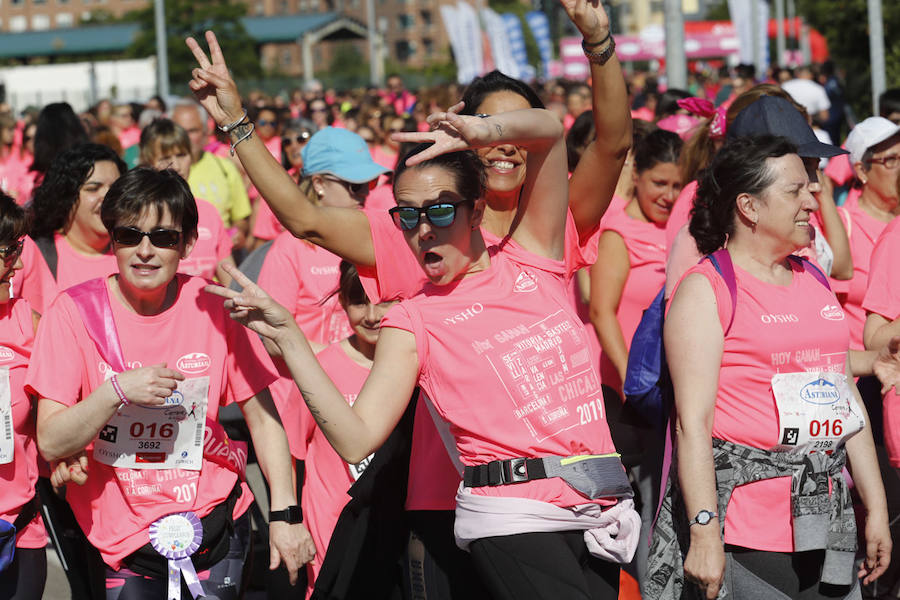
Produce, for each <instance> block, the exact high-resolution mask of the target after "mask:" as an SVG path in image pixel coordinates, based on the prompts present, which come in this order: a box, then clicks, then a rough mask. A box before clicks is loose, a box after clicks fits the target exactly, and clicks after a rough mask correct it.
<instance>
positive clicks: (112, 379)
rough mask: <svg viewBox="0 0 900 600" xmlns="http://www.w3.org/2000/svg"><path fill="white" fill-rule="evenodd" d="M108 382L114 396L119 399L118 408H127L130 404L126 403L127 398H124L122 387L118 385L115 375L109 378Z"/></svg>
mask: <svg viewBox="0 0 900 600" xmlns="http://www.w3.org/2000/svg"><path fill="white" fill-rule="evenodd" d="M109 382H110V383H111V384H112V388H113V391H114V392H115V393H116V396H118V398H119V402H120V404H119V408H122V407H123V406H128V405H129V404H131V402H129V401H128V398H126V397H125V390H123V389H122V386H121V385H119V379H118V377H116V376H115V375H113V376H112V377H110V378H109Z"/></svg>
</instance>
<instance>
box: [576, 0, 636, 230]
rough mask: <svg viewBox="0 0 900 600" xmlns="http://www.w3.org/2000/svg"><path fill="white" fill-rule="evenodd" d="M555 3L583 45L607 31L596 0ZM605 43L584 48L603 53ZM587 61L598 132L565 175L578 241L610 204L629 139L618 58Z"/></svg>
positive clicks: (629, 132) (625, 102)
mask: <svg viewBox="0 0 900 600" xmlns="http://www.w3.org/2000/svg"><path fill="white" fill-rule="evenodd" d="M560 2H561V3H562V5H563V8H565V10H566V14H567V15H569V18H570V19H571V20H572V22H573V23H574V24H575V26H576V27H577V28H578V30H579V31H580V32H581V35H582V37H583V38H584V41H585V43H586V44H590V45H593V44H596V43H597V42H601V41H603V40H604V39H605V38H607V36H609V35H610V30H609V18H608V17H607V15H606V12H605V11H604V10H603V5H602V4H601V3H600V2H599V1H598V0H560ZM611 40H612V38H611V37H610V41H611ZM608 43H609V42H604V43H602V44H601V45H599V46H594V47H593V48H589V49H590V50H591V51H592V52H598V53H599V52H603V50H605V49H606V47H607V44H608ZM590 65H591V91H592V108H593V117H594V128H595V129H596V131H597V137H596V139H595V140H594V141H593V142H592V143H591V144H590V145H589V146H588V147H587V149H585V151H584V154H583V155H582V157H581V160H580V161H579V162H578V166H577V167H576V168H575V172H574V173H573V174H572V177H571V179H570V180H569V207H570V208H571V210H572V216H573V217H575V225H576V226H577V228H578V235H579V236H580V237H581V238H582V240H583V239H585V237H586V236H588V235H590V234H591V233H592V232H593V230H594V229H595V228H596V227H597V225H599V224H600V219H601V217H603V214H604V213H605V212H606V209H607V207H609V203H610V201H611V200H612V197H613V194H614V193H615V191H616V184H617V183H618V180H619V173H621V171H622V166H623V165H624V164H625V156H626V155H627V154H628V149H629V148H630V147H631V142H632V139H631V112H630V110H629V107H628V92H627V90H626V88H625V77H624V75H623V74H622V67H621V65H620V64H619V59H618V58H617V57H616V55H615V53H613V55H612V57H610V59H609V60H608V61H607V62H606V64H604V65H600V64H598V63H595V62H591V63H590Z"/></svg>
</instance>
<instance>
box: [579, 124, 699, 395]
mask: <svg viewBox="0 0 900 600" xmlns="http://www.w3.org/2000/svg"><path fill="white" fill-rule="evenodd" d="M681 146H682V141H681V138H679V137H678V136H677V135H676V134H674V133H672V132H670V131H664V130H657V131H654V132H653V133H651V134H649V135H648V136H646V137H645V138H644V139H643V140H641V142H640V143H639V145H638V146H637V147H636V148H635V150H634V172H633V179H634V194H633V196H632V197H631V198H629V199H628V203H627V204H626V205H625V206H624V208H623V209H622V210H620V211H617V212H616V213H612V214H608V215H607V216H606V217H605V218H604V219H603V223H602V224H601V229H602V231H603V233H602V234H601V235H600V242H599V250H598V252H597V261H596V262H595V263H594V266H593V267H591V321H592V322H593V323H594V329H595V330H596V332H597V337H598V338H599V339H600V345H601V347H602V348H603V352H602V354H601V358H600V377H601V380H602V381H603V384H604V385H607V386H609V387H611V388H613V389H614V390H616V391H617V392H619V394H620V395H621V393H622V382H623V381H625V367H626V365H627V364H628V347H629V346H630V345H631V337H632V336H633V335H634V330H635V329H636V328H637V325H638V323H639V322H640V320H641V315H642V314H643V312H644V309H645V308H647V306H649V305H650V301H651V300H653V298H654V297H655V296H656V294H657V292H659V288H660V287H662V285H663V283H664V282H665V279H666V240H665V233H666V229H665V225H666V221H667V220H668V218H669V211H671V209H672V205H673V204H674V202H675V199H676V198H678V193H679V192H680V191H681V173H680V172H679V170H678V156H679V153H680V151H681Z"/></svg>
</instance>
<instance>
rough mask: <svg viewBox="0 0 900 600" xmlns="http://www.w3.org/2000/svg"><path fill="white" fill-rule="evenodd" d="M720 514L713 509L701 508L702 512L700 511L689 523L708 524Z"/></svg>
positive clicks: (692, 524)
mask: <svg viewBox="0 0 900 600" xmlns="http://www.w3.org/2000/svg"><path fill="white" fill-rule="evenodd" d="M718 516H719V514H718V513H714V512H713V511H711V510H706V509H704V510H701V511H700V512H698V513H697V516H696V517H694V518H693V519H691V521H690V523H688V525H690V526H694V525H706V524H707V523H709V522H710V521H712V520H713V519H714V518H715V517H718Z"/></svg>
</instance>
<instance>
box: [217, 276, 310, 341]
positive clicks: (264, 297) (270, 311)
mask: <svg viewBox="0 0 900 600" xmlns="http://www.w3.org/2000/svg"><path fill="white" fill-rule="evenodd" d="M223 268H224V269H225V270H226V271H227V272H228V274H229V275H231V276H232V277H233V278H234V280H235V281H236V282H237V283H238V285H240V286H241V288H243V289H242V291H240V292H237V291H235V290H232V289H230V288H226V287H222V286H221V285H208V286H206V287H205V288H204V290H205V291H207V292H209V293H210V294H215V295H216V296H221V297H223V298H225V309H226V310H228V311H229V315H230V316H231V318H232V319H234V320H235V321H237V322H238V323H240V324H241V325H243V326H244V327H247V328H248V329H250V330H252V331H255V332H256V333H258V334H259V335H261V336H263V337H264V338H267V339H269V340H272V341H273V342H275V343H276V344H279V343H280V342H281V341H282V340H284V339H287V338H288V337H289V336H292V335H297V334H299V335H301V336H302V332H300V329H299V328H298V327H297V323H296V322H295V321H294V317H293V315H291V313H290V312H289V311H288V310H287V309H286V308H285V307H283V306H281V305H280V304H278V303H277V302H275V301H274V300H272V298H271V296H269V295H268V294H267V293H266V292H265V290H263V289H262V288H261V287H259V286H258V285H256V284H255V283H253V281H252V280H250V279H249V278H248V277H247V276H246V275H244V274H243V273H241V272H240V270H238V268H237V267H235V266H234V265H223ZM267 349H269V351H270V353H271V352H272V349H271V347H270V346H268V345H267Z"/></svg>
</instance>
